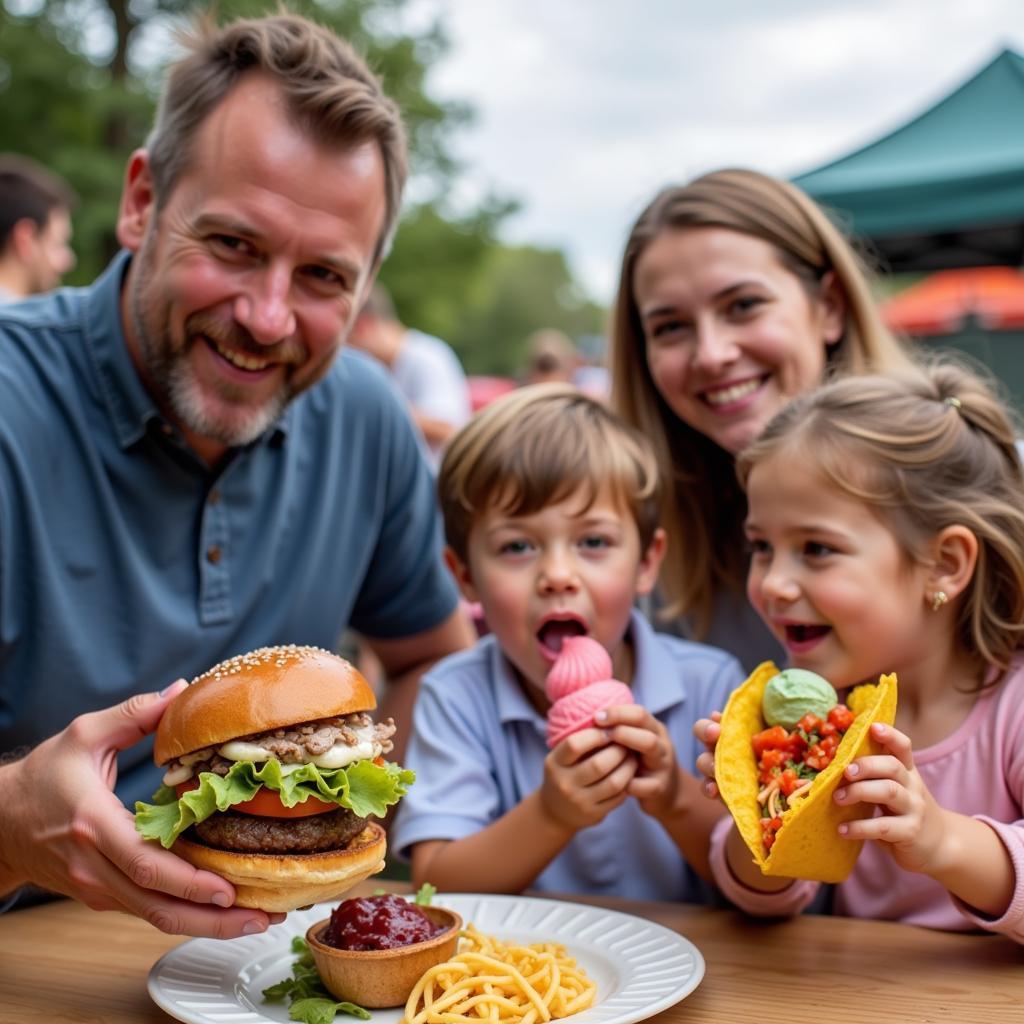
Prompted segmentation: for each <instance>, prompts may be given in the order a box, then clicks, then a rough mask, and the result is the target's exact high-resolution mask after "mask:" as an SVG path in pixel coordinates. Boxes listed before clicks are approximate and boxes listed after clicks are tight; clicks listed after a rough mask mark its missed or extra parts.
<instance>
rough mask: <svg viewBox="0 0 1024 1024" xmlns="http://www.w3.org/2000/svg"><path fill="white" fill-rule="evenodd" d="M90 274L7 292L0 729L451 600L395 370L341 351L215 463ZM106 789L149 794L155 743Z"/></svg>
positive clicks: (3, 732)
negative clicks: (179, 423) (174, 412)
mask: <svg viewBox="0 0 1024 1024" xmlns="http://www.w3.org/2000/svg"><path fill="white" fill-rule="evenodd" d="M128 260H129V257H128V254H125V253H122V254H121V255H120V256H119V257H117V258H116V259H115V260H114V262H113V263H112V264H111V266H110V267H109V268H108V269H107V271H106V272H105V273H104V274H103V275H102V277H100V278H99V279H98V280H97V281H96V282H95V284H93V285H92V286H91V287H89V288H85V289H63V290H61V291H59V292H57V293H55V294H53V295H51V296H47V297H44V298H40V299H37V300H34V301H32V302H27V303H20V304H18V305H17V306H11V307H5V308H2V309H0V751H7V750H11V749H13V748H17V747H20V746H23V745H26V744H35V743H38V742H39V741H40V740H42V739H43V738H45V737H46V736H49V735H51V734H52V733H54V732H56V731H58V730H60V729H61V728H63V727H64V726H65V725H67V723H68V722H69V721H70V720H71V719H72V718H74V717H75V716H76V715H79V714H81V713H82V712H85V711H90V710H96V709H98V708H102V707H107V706H108V705H112V704H114V703H117V702H119V701H121V700H124V699H126V698H128V697H129V696H131V695H132V694H135V693H139V692H144V691H148V690H159V689H162V688H163V687H164V686H166V685H167V684H168V683H170V682H171V681H172V680H174V679H176V678H178V677H179V676H184V677H185V678H191V677H193V676H195V675H197V674H199V673H200V672H202V671H203V670H205V669H206V668H208V667H209V666H210V665H212V664H215V663H216V662H218V661H220V660H222V659H223V658H227V657H229V656H232V655H235V654H239V653H242V652H244V651H247V650H250V649H252V648H255V647H259V646H262V645H265V644H284V643H296V644H314V645H317V646H320V647H325V648H328V649H331V648H333V647H334V646H335V645H336V643H337V641H338V638H339V636H340V634H341V632H342V630H343V629H344V628H345V627H346V626H348V625H351V626H352V627H353V628H354V629H356V630H358V631H359V632H361V633H363V634H365V635H367V636H371V637H379V638H395V637H402V636H408V635H411V634H414V633H418V632H420V631H422V630H425V629H429V628H431V627H434V626H436V625H438V624H439V623H441V622H442V621H443V620H444V619H445V618H447V617H448V616H449V615H450V614H451V612H452V611H453V609H454V608H455V604H456V596H457V595H456V592H455V589H454V587H453V584H452V582H451V579H450V576H449V574H448V572H447V570H446V569H445V567H444V565H443V562H442V560H441V558H440V524H439V516H438V514H437V512H436V501H435V499H434V494H433V481H432V478H431V475H430V472H429V470H428V468H427V466H426V464H425V462H424V461H423V458H422V456H421V454H420V450H419V446H418V442H417V438H416V434H415V428H414V427H413V426H412V424H411V422H410V420H409V418H408V415H407V413H406V412H405V410H404V408H403V407H402V404H401V401H400V399H398V398H397V396H396V394H395V392H394V390H393V388H392V385H391V384H390V382H389V381H388V379H387V377H386V374H385V373H384V372H383V371H382V370H380V369H379V368H378V367H376V366H375V365H374V364H373V362H372V361H371V360H369V359H367V358H366V357H364V356H362V355H360V354H359V353H355V352H352V351H347V350H346V351H343V352H342V353H341V355H340V356H339V357H338V358H337V359H336V360H335V363H334V365H333V367H332V368H331V370H330V372H329V373H328V374H327V375H326V376H325V377H324V379H323V380H321V381H320V382H318V383H317V384H316V385H314V386H313V387H312V388H310V389H309V390H308V391H306V392H304V393H303V394H302V395H300V396H299V397H298V398H297V399H296V400H295V401H293V402H292V403H291V404H290V405H289V406H288V408H287V409H286V410H285V412H284V413H283V415H282V416H281V417H280V419H279V421H278V422H277V423H276V424H275V425H274V426H273V427H272V428H271V429H269V430H268V431H267V432H266V433H265V434H264V435H263V436H261V437H260V438H259V439H257V440H256V441H255V442H253V443H252V444H250V445H248V446H246V447H244V448H240V449H237V450H235V451H234V452H233V453H232V455H231V457H230V458H229V459H228V460H227V461H226V463H225V464H224V465H223V466H222V467H220V468H219V469H218V470H217V471H216V472H213V471H211V470H210V469H209V467H208V466H207V465H206V464H205V463H203V462H202V461H201V460H200V459H199V458H198V457H197V456H196V455H195V454H194V453H193V452H192V451H191V449H189V448H188V446H187V445H186V444H185V442H184V441H183V439H182V438H181V436H180V435H179V433H178V431H177V429H176V428H175V427H174V426H173V425H172V424H170V423H168V422H167V421H165V420H164V418H163V417H162V416H161V414H160V412H159V411H158V410H157V408H156V406H155V404H154V402H153V400H152V398H151V397H150V395H149V393H148V392H147V391H146V389H145V388H144V387H143V385H142V383H141V381H140V379H139V377H138V374H137V373H136V371H135V369H134V366H133V364H132V362H131V359H130V356H129V353H128V349H127V346H126V343H125V339H124V335H123V332H122V329H121V321H120V314H119V306H118V302H119V294H120V289H121V282H122V279H123V276H124V271H125V269H126V268H127V266H128ZM119 767H120V777H119V782H118V794H119V795H120V796H121V797H122V799H124V800H125V801H126V802H127V803H128V804H129V805H130V804H131V803H132V801H134V800H135V799H137V798H147V799H148V797H149V796H150V795H151V793H152V791H153V789H154V788H155V785H156V784H157V782H158V779H159V773H158V772H157V770H156V769H155V767H154V766H153V764H152V760H151V748H150V744H149V743H148V742H147V743H143V744H140V745H139V746H137V747H133V748H132V749H131V750H129V751H126V752H125V753H124V754H123V755H122V757H121V760H120V765H119Z"/></svg>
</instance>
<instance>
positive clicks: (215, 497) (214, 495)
mask: <svg viewBox="0 0 1024 1024" xmlns="http://www.w3.org/2000/svg"><path fill="white" fill-rule="evenodd" d="M206 500H207V502H209V504H211V505H216V504H217V503H218V502H219V501H220V491H218V490H217V488H216V487H215V488H214V489H213V490H212V491H210V493H209V494H208V495H207V496H206Z"/></svg>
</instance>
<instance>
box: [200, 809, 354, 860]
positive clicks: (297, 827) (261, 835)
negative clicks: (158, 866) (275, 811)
mask: <svg viewBox="0 0 1024 1024" xmlns="http://www.w3.org/2000/svg"><path fill="white" fill-rule="evenodd" d="M192 828H193V829H194V831H195V833H196V836H197V837H198V838H199V839H200V840H201V841H202V842H204V843H206V845H207V846H215V847H217V848H218V849H221V850H235V851H238V852H242V853H320V852H322V851H324V850H337V849H340V848H341V847H343V846H345V845H347V844H348V842H349V841H350V840H352V839H354V838H355V837H356V836H357V835H359V833H360V832H362V830H363V829H364V828H366V819H365V818H360V817H358V816H357V815H356V814H355V813H354V812H352V811H350V810H348V809H347V808H344V807H339V808H338V809H337V810H336V811H330V812H328V813H327V814H314V815H311V816H310V817H308V818H263V817H257V816H256V815H254V814H235V813H233V812H231V811H225V812H224V813H222V814H213V815H211V816H210V817H209V818H207V819H206V821H200V822H198V823H196V824H195V825H193V826H192Z"/></svg>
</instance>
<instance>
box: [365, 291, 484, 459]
mask: <svg viewBox="0 0 1024 1024" xmlns="http://www.w3.org/2000/svg"><path fill="white" fill-rule="evenodd" d="M352 344H353V345H354V346H355V347H356V348H359V349H362V350H363V351H364V352H368V353H369V354H370V355H372V356H373V357H374V358H375V359H377V360H379V361H380V362H382V363H383V364H384V365H385V366H386V367H387V368H388V370H390V371H391V376H392V377H393V378H394V381H395V384H396V385H397V386H398V390H399V391H401V392H402V394H403V395H404V396H405V398H406V399H407V400H408V402H409V407H410V410H411V412H412V418H413V421H414V422H415V423H416V426H417V427H419V429H420V433H421V434H422V435H423V440H424V443H425V444H426V447H427V451H428V453H429V459H430V463H431V465H432V466H433V468H434V469H437V466H438V464H439V463H440V461H441V456H442V455H443V454H444V449H445V445H447V444H448V442H449V441H450V440H451V438H452V435H453V434H454V433H455V431H457V430H458V429H459V427H461V426H462V425H463V424H464V423H465V422H466V421H467V420H468V419H469V415H470V407H469V383H468V382H467V380H466V374H465V371H464V370H463V369H462V364H461V363H460V362H459V357H458V356H457V355H456V354H455V353H454V352H453V351H452V349H451V347H450V346H449V345H448V344H447V343H445V342H443V341H442V340H441V339H440V338H435V337H434V336H433V335H430V334H424V333H423V331H417V330H413V329H412V328H410V327H406V326H405V324H403V323H402V322H401V321H400V320H399V319H398V317H397V316H396V315H395V307H394V305H393V304H392V302H391V296H390V295H388V293H387V292H386V291H385V290H384V288H383V287H382V286H381V285H379V284H377V285H374V287H373V290H372V291H371V292H370V296H369V298H368V299H367V300H366V304H365V305H364V306H363V309H362V312H361V313H360V314H359V317H358V319H357V320H356V325H355V327H354V328H353V329H352Z"/></svg>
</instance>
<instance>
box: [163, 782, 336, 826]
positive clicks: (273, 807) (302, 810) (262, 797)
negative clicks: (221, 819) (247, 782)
mask: <svg viewBox="0 0 1024 1024" xmlns="http://www.w3.org/2000/svg"><path fill="white" fill-rule="evenodd" d="M198 785H199V780H198V779H189V780H188V782H182V783H179V784H178V785H177V786H175V787H174V790H175V792H176V793H177V794H178V796H182V794H184V793H187V792H188V791H189V790H190V789H196V788H197V787H198ZM337 809H338V805H337V804H329V803H327V802H326V801H324V800H321V799H319V798H318V797H315V796H311V797H309V798H308V799H307V800H306V802H305V803H303V804H296V805H295V806H294V807H285V805H284V804H283V803H281V798H280V797H279V796H278V795H277V791H276V790H273V789H267V788H266V786H263V787H261V788H260V789H258V790H257V791H256V795H255V796H254V797H253V798H252V799H251V800H243V801H242V802H241V803H240V804H232V806H231V810H233V811H240V812H241V813H242V814H254V815H256V816H257V817H260V818H309V817H312V816H313V815H314V814H327V813H329V812H330V811H336V810H337Z"/></svg>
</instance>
